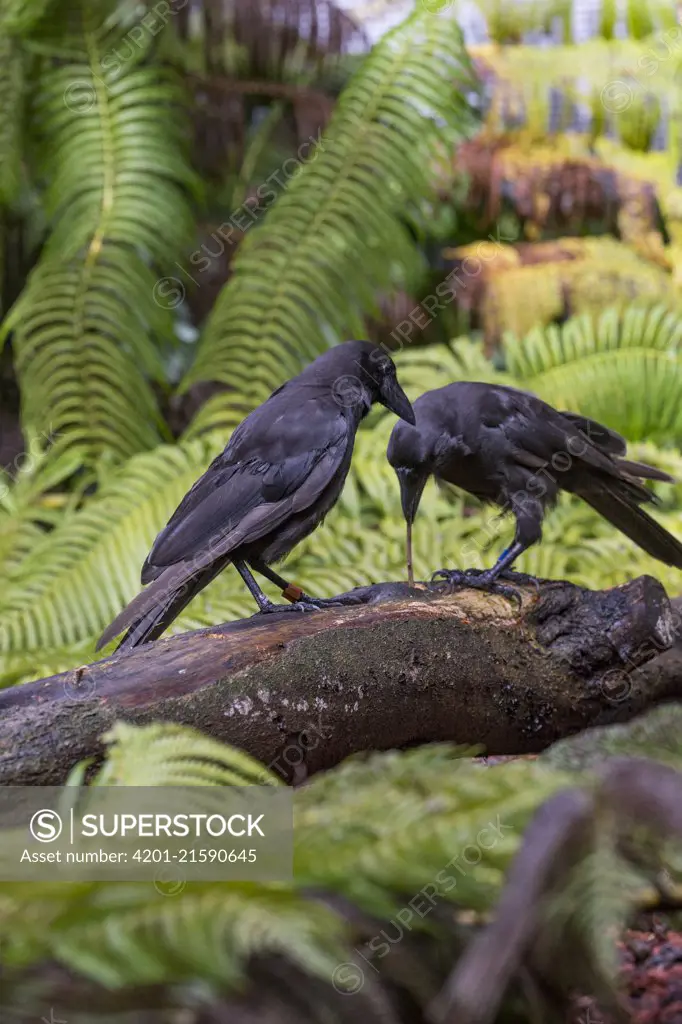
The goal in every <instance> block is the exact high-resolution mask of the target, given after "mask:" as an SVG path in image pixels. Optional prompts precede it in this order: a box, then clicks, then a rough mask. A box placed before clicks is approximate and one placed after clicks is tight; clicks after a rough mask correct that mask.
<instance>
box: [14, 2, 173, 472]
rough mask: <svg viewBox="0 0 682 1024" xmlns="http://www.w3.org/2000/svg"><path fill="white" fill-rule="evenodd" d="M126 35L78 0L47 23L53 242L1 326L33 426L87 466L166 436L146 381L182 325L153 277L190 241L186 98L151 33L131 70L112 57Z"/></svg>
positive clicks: (46, 132) (36, 132)
mask: <svg viewBox="0 0 682 1024" xmlns="http://www.w3.org/2000/svg"><path fill="white" fill-rule="evenodd" d="M129 27H130V26H129V24H128V23H127V22H121V21H120V14H119V12H118V5H116V4H113V3H108V4H104V5H103V4H102V3H100V2H98V0H71V2H70V3H68V4H67V5H65V6H64V7H60V8H59V9H58V10H57V9H55V10H54V11H50V13H49V15H48V16H47V18H46V19H45V20H44V21H43V22H41V24H40V37H39V50H40V53H41V54H47V56H45V57H42V58H41V60H40V62H39V64H38V68H39V71H38V79H37V83H36V84H35V88H34V89H33V95H32V104H31V118H30V132H31V135H32V139H33V149H34V151H35V153H36V154H37V159H36V172H37V174H38V175H39V176H42V175H44V176H45V178H46V179H47V180H48V182H49V184H48V187H47V189H46V192H45V194H44V202H45V208H46V211H47V213H48V215H49V217H50V221H51V228H52V230H51V234H50V237H49V238H48V240H47V243H46V245H45V248H44V251H43V253H42V256H41V259H40V262H39V264H38V266H37V268H36V269H35V270H34V271H33V273H32V274H31V276H30V278H29V281H28V283H27V285H26V287H25V289H24V292H23V293H22V295H21V296H20V298H19V300H18V302H17V303H16V305H15V306H14V308H13V310H12V311H11V313H10V315H9V317H8V318H7V320H6V322H5V325H4V334H5V335H6V334H7V333H8V332H10V331H11V332H12V333H13V342H14V351H15V353H16V365H17V370H18V374H19V379H20V383H21V388H22V398H23V412H22V415H23V422H24V424H25V425H27V426H30V427H32V428H34V429H41V430H44V431H47V432H49V433H51V434H53V435H55V434H60V435H62V436H63V437H65V438H67V439H69V441H70V442H71V443H73V444H76V445H78V446H80V447H81V448H83V449H84V451H85V455H86V457H87V458H88V459H89V460H90V461H93V460H94V459H95V458H96V457H97V456H98V455H99V454H100V453H101V452H103V451H106V450H110V451H112V452H113V453H114V455H115V457H116V458H118V459H122V458H125V457H126V456H128V455H130V454H132V453H133V452H135V451H139V450H140V449H144V448H148V447H152V446H153V445H154V444H155V443H158V441H159V440H160V438H161V437H162V436H163V434H164V428H163V424H162V421H161V418H160V416H159V413H158V410H157V408H156V401H155V398H154V396H153V393H152V391H151V388H150V386H149V383H148V378H150V377H151V378H155V379H156V380H161V379H162V376H163V375H162V368H161V363H160V359H159V356H158V353H157V350H156V348H155V346H154V344H153V339H154V338H155V337H169V336H170V335H171V332H172V320H171V314H170V311H169V310H168V309H164V308H162V306H163V302H161V304H159V303H158V302H156V301H155V298H158V294H157V293H156V292H155V285H156V283H157V277H156V275H155V274H154V273H153V271H152V269H151V266H152V265H155V266H157V267H163V266H166V265H168V263H169V262H170V261H171V259H172V257H173V255H175V254H178V253H179V252H180V250H181V248H182V246H183V244H184V243H185V242H186V240H187V238H188V236H189V232H190V231H191V219H190V214H189V207H188V205H187V202H186V197H185V191H186V189H187V187H188V186H189V185H190V184H191V183H192V177H191V174H190V171H189V169H188V166H187V163H186V160H185V155H184V146H185V144H184V141H183V138H182V135H183V115H182V94H181V91H180V89H179V86H178V84H177V82H175V81H174V80H173V79H170V78H169V77H168V75H167V73H166V72H165V71H164V70H163V69H162V67H161V66H160V65H159V64H158V63H155V61H154V58H153V54H152V49H153V46H154V35H153V34H152V33H145V34H144V41H143V43H141V44H140V46H139V47H138V48H137V49H136V50H135V53H134V56H131V57H130V59H129V60H128V61H127V62H122V61H121V60H118V59H116V60H113V59H112V56H113V55H115V54H116V53H117V52H125V48H124V47H122V45H121V43H122V40H123V38H124V36H125V34H126V30H127V29H128V28H129ZM32 45H34V46H38V43H37V42H34V43H33V44H32ZM128 50H130V47H128Z"/></svg>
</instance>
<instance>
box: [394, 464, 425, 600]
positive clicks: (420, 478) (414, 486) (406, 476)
mask: <svg viewBox="0 0 682 1024" xmlns="http://www.w3.org/2000/svg"><path fill="white" fill-rule="evenodd" d="M396 474H397V476H398V482H399V483H400V503H401V505H402V507H403V515H404V516H405V522H406V523H407V537H406V552H405V553H406V556H407V559H406V560H407V582H408V583H409V585H410V586H411V587H413V586H414V560H413V557H412V523H413V522H414V517H415V516H416V514H417V509H418V508H419V502H420V500H421V496H422V493H423V491H424V487H425V485H426V481H427V480H428V478H429V474H428V473H420V472H419V470H418V469H406V468H405V467H403V466H401V467H400V469H396Z"/></svg>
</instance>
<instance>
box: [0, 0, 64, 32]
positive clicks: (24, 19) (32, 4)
mask: <svg viewBox="0 0 682 1024" xmlns="http://www.w3.org/2000/svg"><path fill="white" fill-rule="evenodd" d="M51 3H52V0H2V3H0V34H2V35H4V34H5V33H8V34H9V35H17V36H23V35H26V34H27V33H28V32H30V31H31V29H32V28H33V27H34V26H35V25H36V24H37V23H38V22H39V21H40V20H41V18H42V17H43V16H44V14H45V12H46V11H47V9H48V7H49V6H50V4H51Z"/></svg>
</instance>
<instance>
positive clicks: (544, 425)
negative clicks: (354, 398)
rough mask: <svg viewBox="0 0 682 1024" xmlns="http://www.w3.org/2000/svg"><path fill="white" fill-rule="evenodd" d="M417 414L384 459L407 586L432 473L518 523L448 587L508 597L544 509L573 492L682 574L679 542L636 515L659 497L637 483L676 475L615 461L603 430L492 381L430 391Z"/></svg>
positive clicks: (616, 444) (615, 442)
mask: <svg viewBox="0 0 682 1024" xmlns="http://www.w3.org/2000/svg"><path fill="white" fill-rule="evenodd" d="M414 413H415V416H416V418H417V422H416V425H414V426H410V425H408V424H407V423H397V424H396V426H395V427H394V428H393V432H392V434H391V439H390V441H389V444H388V453H387V454H388V461H389V462H390V463H391V465H392V466H393V468H394V469H395V471H396V473H397V475H398V480H399V482H400V497H401V502H402V507H403V514H404V516H405V519H406V521H407V560H408V575H409V577H410V580H411V581H412V579H413V577H412V522H413V520H414V517H415V515H416V512H417V508H418V507H419V501H420V499H421V496H422V491H423V490H424V485H425V484H426V481H427V480H428V478H429V476H431V474H433V476H435V477H436V479H440V480H443V481H447V482H448V483H451V484H455V485H456V486H458V487H461V488H462V489H463V490H465V491H468V492H469V494H473V495H475V497H477V498H480V499H481V501H484V502H489V503H492V504H495V505H498V506H501V507H502V509H503V511H506V512H511V513H512V514H513V515H514V517H515V519H516V534H515V537H514V542H513V543H512V544H511V545H510V546H509V547H508V548H507V549H506V550H505V551H503V552H502V554H501V555H500V557H499V559H498V560H497V562H496V563H495V565H494V566H493V568H492V569H489V570H487V571H486V572H484V573H477V572H475V571H474V570H470V571H469V572H466V573H465V572H461V571H457V570H455V571H450V572H448V571H446V570H439V571H438V572H437V573H436V574H435V575H436V576H438V577H442V578H443V579H446V580H448V581H450V582H451V583H462V584H463V583H466V584H467V585H469V586H478V587H482V588H485V587H488V588H490V587H493V588H495V589H498V590H499V591H501V592H503V593H504V592H509V588H505V587H504V586H502V585H500V584H496V582H495V581H496V580H497V578H498V577H499V576H500V575H502V574H504V573H505V572H507V571H508V570H509V569H510V567H511V565H512V563H513V562H514V560H515V559H516V558H518V556H519V555H520V554H521V552H522V551H525V550H526V548H529V547H530V546H531V544H535V543H536V542H537V541H539V540H540V538H541V536H542V520H543V518H544V514H545V510H546V509H547V508H548V507H549V506H551V505H552V504H553V503H554V502H555V501H556V498H557V495H558V492H559V491H560V490H564V491H570V492H571V493H572V494H578V495H579V496H580V497H581V498H583V499H584V501H586V502H587V503H588V504H589V505H591V506H592V508H594V509H596V510H597V512H599V513H600V515H602V516H604V518H605V519H608V520H609V522H611V523H613V525H614V526H617V527H618V529H619V530H621V531H622V532H623V533H624V534H625V535H626V536H628V537H630V538H631V540H634V542H635V543H636V544H638V545H639V546H640V547H641V548H643V549H644V550H645V551H646V552H648V554H650V555H653V556H654V558H658V559H660V561H662V562H665V563H666V564H667V565H674V566H676V567H677V568H678V569H682V544H680V542H679V541H678V540H676V539H675V537H673V536H672V535H671V534H669V533H668V532H667V530H664V529H663V527H662V526H660V525H659V523H657V522H656V521H655V520H654V519H652V518H651V517H650V516H648V515H647V514H646V512H644V511H642V509H641V508H640V505H643V504H645V503H647V502H648V503H653V502H655V501H656V498H655V496H654V495H653V494H652V492H651V491H649V490H647V488H646V487H643V486H642V484H641V483H640V480H639V479H638V478H640V477H641V478H645V479H650V480H666V481H669V482H673V478H672V477H671V476H669V475H668V474H667V473H663V472H661V471H660V470H658V469H654V468H652V467H651V466H646V465H643V464H642V463H639V462H628V461H626V460H625V459H623V458H621V456H623V455H625V449H626V444H625V441H624V439H623V438H622V437H621V436H620V435H619V434H616V433H615V432H614V431H612V430H609V428H608V427H604V426H602V425H601V424H599V423H595V422H594V420H590V419H587V418H586V417H585V416H579V415H577V414H576V413H571V412H558V411H557V410H556V409H553V408H552V406H551V405H547V403H546V402H543V401H541V400H540V399H539V398H536V397H535V396H534V395H531V394H528V393H526V392H524V391H517V390H516V389H515V388H509V387H502V386H499V385H496V384H481V383H467V382H460V383H456V384H448V385H446V386H445V387H443V388H438V389H437V390H435V391H428V392H427V393H426V394H424V395H422V396H421V398H418V399H417V401H416V402H415V403H414Z"/></svg>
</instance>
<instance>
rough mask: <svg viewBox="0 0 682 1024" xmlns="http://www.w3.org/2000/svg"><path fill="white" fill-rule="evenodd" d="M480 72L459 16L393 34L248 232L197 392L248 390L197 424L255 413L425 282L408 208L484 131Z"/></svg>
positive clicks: (214, 321)
mask: <svg viewBox="0 0 682 1024" xmlns="http://www.w3.org/2000/svg"><path fill="white" fill-rule="evenodd" d="M471 87H472V77H471V70H470V65H469V62H468V59H467V57H466V53H465V51H464V48H463V45H462V39H461V34H460V31H459V28H458V26H457V23H456V22H455V20H454V19H449V18H444V19H440V18H438V17H436V16H434V15H432V14H430V13H428V12H425V11H423V10H419V9H418V10H417V11H416V12H415V13H414V14H413V15H412V16H410V17H409V18H408V19H407V20H406V21H405V22H404V23H403V24H401V25H400V26H398V28H396V29H394V30H393V31H391V32H389V33H388V34H387V35H386V36H385V37H384V38H383V39H382V40H381V41H380V42H379V43H378V44H377V45H376V47H375V48H374V50H373V51H372V53H371V54H370V56H369V57H368V58H367V60H366V61H365V62H364V63H363V65H362V67H361V69H360V71H359V72H358V73H357V75H356V77H355V78H354V79H353V80H352V82H351V84H350V85H349V86H348V87H347V88H346V89H345V90H344V92H343V93H342V95H341V97H340V99H339V101H338V103H337V105H336V108H335V111H334V115H333V117H332V120H331V123H330V125H329V128H328V130H327V132H326V134H325V135H324V137H323V139H322V142H321V143H320V145H319V146H318V147H317V148H316V149H315V151H314V154H313V155H312V157H310V158H309V159H308V161H307V163H306V164H305V165H303V167H302V168H301V170H300V171H299V172H298V173H296V174H295V175H294V176H293V177H292V178H291V179H290V180H289V182H288V184H287V187H286V189H285V190H284V192H283V193H281V194H280V195H279V197H278V199H277V201H276V202H275V204H274V205H273V206H272V207H271V208H270V209H269V211H268V215H267V218H266V220H265V222H264V223H263V224H255V225H254V227H253V228H252V229H251V230H250V231H249V232H248V234H247V235H246V237H245V239H244V242H243V243H242V245H241V246H240V249H239V252H238V254H237V257H236V259H235V261H234V264H233V275H232V277H231V278H230V280H229V282H228V283H227V285H226V286H225V288H224V289H223V291H222V292H221V294H220V297H219V299H218V301H217V303H216V306H215V307H214V310H213V312H212V314H211V317H210V320H209V323H208V326H207V328H206V332H205V335H204V337H203V340H202V342H201V345H200V349H199V352H198V355H197V359H196V362H195V364H194V366H193V367H192V368H191V370H190V372H189V374H188V375H187V377H186V379H185V381H184V384H183V386H184V387H185V388H187V387H188V386H189V385H190V384H191V383H195V382H196V381H199V380H217V381H222V382H224V383H226V384H228V385H230V387H232V388H235V389H236V390H237V391H238V393H239V396H240V400H241V403H242V404H241V408H240V409H239V411H238V412H237V414H236V415H235V413H234V412H231V411H230V399H229V396H228V398H224V397H223V398H221V399H218V400H214V401H213V402H209V403H207V408H206V410H205V411H202V412H200V413H199V421H198V423H197V424H195V425H194V428H193V429H194V430H198V429H200V428H201V426H202V425H203V424H204V422H209V421H210V422H212V423H215V422H216V415H218V410H219V409H224V421H225V422H233V423H234V422H236V420H237V419H239V418H241V416H242V415H243V406H244V400H246V404H247V405H250V406H251V407H252V406H254V405H256V404H257V403H258V402H260V401H262V400H263V399H264V398H266V397H267V396H268V394H269V393H270V392H271V391H272V390H273V389H274V388H275V387H277V386H278V385H279V384H280V383H281V382H282V381H283V380H285V379H286V378H287V377H291V376H293V375H295V374H296V373H298V372H300V370H301V368H302V365H303V361H308V360H310V359H312V358H314V356H316V355H318V354H319V353H320V352H321V351H322V350H323V349H324V348H325V347H326V346H328V345H329V344H333V343H335V342H336V341H339V340H341V339H342V338H343V337H344V336H346V337H352V336H353V335H355V336H358V333H357V332H362V333H364V331H363V327H362V321H361V318H360V313H361V312H362V311H368V312H369V311H372V310H374V309H375V307H376V302H377V300H376V296H377V294H378V292H379V291H381V290H386V291H390V290H391V289H393V288H395V287H396V286H397V285H399V284H404V283H405V282H406V280H407V278H414V277H415V276H416V274H417V273H418V272H419V270H420V267H421V257H420V254H419V251H418V249H417V248H416V246H415V245H414V242H413V241H412V239H411V238H410V236H409V233H408V231H407V230H406V227H405V225H404V223H403V222H402V221H401V219H400V218H401V215H402V214H403V211H404V210H405V208H406V207H408V208H409V206H410V204H411V203H414V202H416V201H418V200H420V199H422V198H423V197H425V196H427V195H430V194H431V193H432V191H433V189H434V185H435V166H436V161H437V157H438V153H439V146H442V145H445V146H446V147H447V149H448V151H450V150H451V148H452V147H453V145H454V144H455V143H456V142H457V140H458V139H459V138H461V137H462V136H463V134H464V133H465V132H468V131H469V130H470V129H471V127H472V126H473V118H472V115H471V112H470V110H469V108H468V106H467V102H466V100H465V90H466V89H470V88H471Z"/></svg>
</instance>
